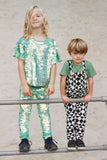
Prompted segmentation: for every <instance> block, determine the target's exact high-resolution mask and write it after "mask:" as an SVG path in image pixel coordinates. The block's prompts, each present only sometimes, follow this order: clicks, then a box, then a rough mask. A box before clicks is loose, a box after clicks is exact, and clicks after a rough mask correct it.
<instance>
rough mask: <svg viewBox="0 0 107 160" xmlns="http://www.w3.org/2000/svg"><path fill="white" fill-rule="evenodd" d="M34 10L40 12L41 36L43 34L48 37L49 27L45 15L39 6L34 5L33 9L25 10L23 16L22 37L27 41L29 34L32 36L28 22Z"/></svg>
mask: <svg viewBox="0 0 107 160" xmlns="http://www.w3.org/2000/svg"><path fill="white" fill-rule="evenodd" d="M36 8H37V9H39V10H40V12H41V14H42V16H43V27H42V31H43V34H45V36H46V37H48V36H49V25H48V21H47V18H46V15H45V13H44V12H43V11H42V9H41V8H40V7H39V6H37V5H34V6H33V7H31V8H30V9H28V10H27V12H26V15H25V22H24V34H23V37H24V38H26V39H29V38H30V36H31V34H32V28H31V23H30V20H31V17H32V15H33V12H34V10H35V9H36Z"/></svg>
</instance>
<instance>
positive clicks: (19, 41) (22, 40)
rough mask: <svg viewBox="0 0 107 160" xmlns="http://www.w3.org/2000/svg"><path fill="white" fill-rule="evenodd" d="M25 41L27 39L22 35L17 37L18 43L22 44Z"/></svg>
mask: <svg viewBox="0 0 107 160" xmlns="http://www.w3.org/2000/svg"><path fill="white" fill-rule="evenodd" d="M26 41H28V40H26V39H25V38H24V37H21V38H19V40H18V42H17V43H18V44H24V43H26Z"/></svg>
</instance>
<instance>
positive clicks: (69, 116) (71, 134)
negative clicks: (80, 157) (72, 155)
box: [65, 102, 88, 140]
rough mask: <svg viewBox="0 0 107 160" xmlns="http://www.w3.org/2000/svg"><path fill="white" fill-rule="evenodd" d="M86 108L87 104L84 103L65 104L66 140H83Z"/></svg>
mask: <svg viewBox="0 0 107 160" xmlns="http://www.w3.org/2000/svg"><path fill="white" fill-rule="evenodd" d="M87 106H88V104H87V103H84V102H82V103H81V102H76V103H69V104H65V110H66V121H67V125H66V130H67V139H68V140H76V139H81V140H82V139H83V136H84V131H85V124H86V114H87Z"/></svg>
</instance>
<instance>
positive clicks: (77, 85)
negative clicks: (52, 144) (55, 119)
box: [64, 60, 88, 140]
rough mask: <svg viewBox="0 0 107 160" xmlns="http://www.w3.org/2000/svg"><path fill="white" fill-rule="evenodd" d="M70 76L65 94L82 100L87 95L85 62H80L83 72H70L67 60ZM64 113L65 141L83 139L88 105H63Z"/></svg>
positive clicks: (77, 103) (79, 103) (82, 103)
mask: <svg viewBox="0 0 107 160" xmlns="http://www.w3.org/2000/svg"><path fill="white" fill-rule="evenodd" d="M68 63H69V68H70V74H69V75H68V76H67V78H66V86H65V93H66V95H67V97H69V98H82V97H84V96H85V95H87V93H88V80H87V75H86V73H85V61H83V62H82V65H83V71H81V72H76V73H73V72H72V62H71V60H68ZM64 106H65V111H66V129H67V139H68V140H72V139H73V140H75V139H83V136H84V131H85V124H86V114H87V106H88V103H84V102H75V103H68V104H64Z"/></svg>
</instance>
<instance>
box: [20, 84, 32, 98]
mask: <svg viewBox="0 0 107 160" xmlns="http://www.w3.org/2000/svg"><path fill="white" fill-rule="evenodd" d="M22 93H23V95H24V96H31V89H30V88H29V86H28V85H27V84H26V85H22Z"/></svg>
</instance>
